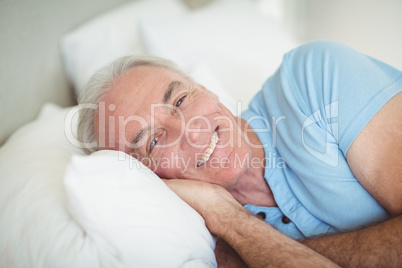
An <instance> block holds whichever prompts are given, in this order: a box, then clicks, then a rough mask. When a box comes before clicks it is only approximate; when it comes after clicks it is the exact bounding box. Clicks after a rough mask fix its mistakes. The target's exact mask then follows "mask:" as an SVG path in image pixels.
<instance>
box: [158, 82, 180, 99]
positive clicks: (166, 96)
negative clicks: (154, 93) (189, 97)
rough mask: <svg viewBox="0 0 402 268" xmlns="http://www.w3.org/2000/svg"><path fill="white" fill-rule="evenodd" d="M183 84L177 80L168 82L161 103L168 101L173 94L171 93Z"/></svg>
mask: <svg viewBox="0 0 402 268" xmlns="http://www.w3.org/2000/svg"><path fill="white" fill-rule="evenodd" d="M183 85H184V83H182V82H180V81H177V80H175V81H172V82H170V83H169V85H168V87H167V89H166V91H165V94H164V95H163V98H162V103H163V104H167V103H169V102H170V99H171V97H172V96H173V95H174V94H173V93H174V91H175V90H177V89H178V88H179V87H182V86H183Z"/></svg>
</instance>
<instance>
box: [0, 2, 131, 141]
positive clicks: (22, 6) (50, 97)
mask: <svg viewBox="0 0 402 268" xmlns="http://www.w3.org/2000/svg"><path fill="white" fill-rule="evenodd" d="M125 1H127V0H85V1H82V0H29V1H27V0H0V33H1V34H0V59H1V62H0V100H1V106H0V145H1V143H2V142H3V141H4V139H5V138H6V137H7V136H8V135H9V134H10V133H11V132H12V131H14V130H15V129H16V128H17V127H18V126H20V125H22V124H24V123H26V122H29V121H31V120H32V119H34V118H35V117H36V115H37V113H38V111H39V109H40V107H41V106H42V103H43V102H48V101H52V102H55V103H57V104H59V105H64V106H66V105H70V104H72V103H73V100H72V97H71V95H72V94H71V92H70V91H69V87H68V84H67V81H66V78H65V77H64V73H63V69H62V64H61V59H60V56H59V51H58V42H59V38H60V36H61V35H62V34H64V33H66V32H67V31H69V30H71V29H72V28H73V27H75V26H77V25H78V24H80V23H81V22H83V21H85V20H87V19H89V18H91V17H93V16H95V15H96V14H99V13H101V12H102V11H104V10H108V9H109V8H111V7H113V6H116V5H118V4H120V3H122V2H125Z"/></svg>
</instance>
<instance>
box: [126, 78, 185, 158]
mask: <svg viewBox="0 0 402 268" xmlns="http://www.w3.org/2000/svg"><path fill="white" fill-rule="evenodd" d="M183 85H184V83H182V82H180V81H177V80H175V81H172V82H170V83H169V85H168V86H167V88H166V91H165V94H163V97H162V103H163V104H167V103H169V102H170V99H171V98H172V96H173V95H174V92H175V90H177V89H178V88H179V87H181V86H183ZM147 132H148V128H142V129H141V130H140V131H138V133H137V135H135V137H134V139H133V141H132V142H131V148H132V150H133V151H134V150H137V149H138V148H137V146H136V144H138V143H139V142H140V141H141V140H142V139H143V138H144V137H145V135H146V134H147Z"/></svg>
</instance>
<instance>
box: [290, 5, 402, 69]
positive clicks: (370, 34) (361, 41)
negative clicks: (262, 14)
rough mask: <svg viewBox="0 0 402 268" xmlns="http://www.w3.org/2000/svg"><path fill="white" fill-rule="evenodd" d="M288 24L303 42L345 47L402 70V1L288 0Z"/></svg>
mask: <svg viewBox="0 0 402 268" xmlns="http://www.w3.org/2000/svg"><path fill="white" fill-rule="evenodd" d="M284 1H285V6H286V9H285V12H286V14H285V20H286V23H287V25H288V26H289V27H290V28H291V29H292V30H293V31H294V32H295V34H296V36H298V37H299V39H300V40H301V41H302V42H305V41H309V40H314V39H330V40H335V41H339V42H342V43H345V44H347V45H349V46H351V47H353V48H355V49H358V50H359V51H361V52H363V53H366V54H368V55H370V56H373V57H375V58H378V59H380V60H382V61H385V62H387V63H389V64H391V65H393V66H394V67H396V68H398V69H400V70H402V14H401V12H402V1H401V0H381V1H380V0H284Z"/></svg>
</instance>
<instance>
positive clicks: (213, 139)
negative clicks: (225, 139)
mask: <svg viewBox="0 0 402 268" xmlns="http://www.w3.org/2000/svg"><path fill="white" fill-rule="evenodd" d="M218 141H219V136H218V130H215V132H214V133H213V134H212V137H211V142H210V143H209V147H208V148H207V149H206V150H205V152H204V154H203V155H202V157H201V160H199V161H198V162H197V167H200V166H202V165H203V164H204V163H205V162H207V161H208V159H209V158H210V157H211V154H212V153H213V152H214V150H215V148H216V144H217V143H218Z"/></svg>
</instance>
